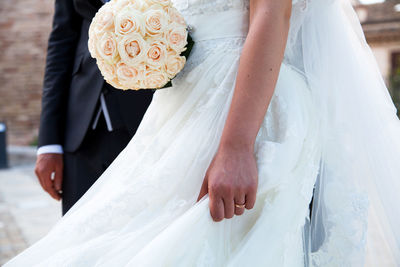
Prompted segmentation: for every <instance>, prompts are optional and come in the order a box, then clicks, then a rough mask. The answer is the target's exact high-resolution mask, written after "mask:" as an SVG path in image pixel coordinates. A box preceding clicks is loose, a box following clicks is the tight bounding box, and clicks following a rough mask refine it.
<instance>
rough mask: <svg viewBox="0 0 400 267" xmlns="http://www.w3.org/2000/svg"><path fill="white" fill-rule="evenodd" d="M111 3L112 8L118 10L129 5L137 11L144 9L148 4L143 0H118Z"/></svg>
mask: <svg viewBox="0 0 400 267" xmlns="http://www.w3.org/2000/svg"><path fill="white" fill-rule="evenodd" d="M111 3H112V4H113V5H114V9H115V10H116V11H118V12H120V11H121V10H122V9H124V8H126V7H130V8H133V9H136V10H138V11H144V10H146V9H147V8H148V6H149V5H148V4H147V1H143V0H118V1H114V2H111Z"/></svg>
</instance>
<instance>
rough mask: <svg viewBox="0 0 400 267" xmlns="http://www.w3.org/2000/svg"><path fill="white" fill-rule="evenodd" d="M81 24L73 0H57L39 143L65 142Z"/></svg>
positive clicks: (44, 87)
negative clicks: (66, 121)
mask: <svg viewBox="0 0 400 267" xmlns="http://www.w3.org/2000/svg"><path fill="white" fill-rule="evenodd" d="M81 24H82V19H81V17H80V16H79V15H78V14H77V13H76V11H75V9H74V6H73V1H72V0H56V1H55V13H54V17H53V28H52V31H51V33H50V37H49V41H48V48H47V58H46V69H45V75H44V82H43V95H42V113H41V117H40V129H39V147H40V146H44V145H49V144H61V145H62V144H63V139H64V136H63V133H64V127H65V126H64V125H65V114H66V107H67V106H66V104H67V99H68V90H69V86H70V81H71V76H72V75H71V73H72V66H73V63H74V60H75V50H76V47H77V44H78V39H79V36H80V28H81Z"/></svg>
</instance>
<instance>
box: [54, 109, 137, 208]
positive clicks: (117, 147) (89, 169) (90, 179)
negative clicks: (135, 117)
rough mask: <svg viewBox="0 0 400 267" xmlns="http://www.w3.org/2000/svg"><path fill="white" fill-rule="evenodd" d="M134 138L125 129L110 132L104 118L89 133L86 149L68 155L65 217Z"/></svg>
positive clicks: (64, 180)
mask: <svg viewBox="0 0 400 267" xmlns="http://www.w3.org/2000/svg"><path fill="white" fill-rule="evenodd" d="M131 137H132V135H131V134H130V133H129V132H128V130H126V129H124V128H119V129H115V130H113V131H112V132H109V131H108V130H107V126H106V122H105V120H104V117H102V116H101V117H100V119H99V121H98V124H97V127H96V128H95V129H90V130H89V131H88V132H87V134H86V136H85V139H84V141H83V143H82V146H81V147H80V148H79V149H78V150H77V151H75V152H73V153H71V152H65V153H64V176H63V187H62V188H63V193H62V214H63V215H64V214H65V213H66V212H67V211H68V210H69V209H70V208H71V207H72V206H73V205H74V204H75V203H76V202H77V201H78V200H79V199H80V198H81V197H82V196H83V195H84V194H85V192H86V191H87V190H88V189H89V188H90V187H91V186H92V184H93V183H94V182H96V180H97V179H98V178H99V177H100V176H101V174H102V173H103V172H104V171H105V170H106V169H107V167H108V166H109V165H110V164H111V163H112V161H113V160H114V159H115V158H116V157H117V156H118V154H119V153H120V152H121V151H122V150H123V149H124V148H125V146H126V145H127V143H128V142H129V140H130V139H131Z"/></svg>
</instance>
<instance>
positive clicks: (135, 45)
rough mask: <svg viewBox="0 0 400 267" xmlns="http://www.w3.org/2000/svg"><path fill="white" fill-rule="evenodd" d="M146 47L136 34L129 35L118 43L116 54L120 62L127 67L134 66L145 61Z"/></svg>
mask: <svg viewBox="0 0 400 267" xmlns="http://www.w3.org/2000/svg"><path fill="white" fill-rule="evenodd" d="M147 50H148V45H147V43H146V41H145V40H144V39H143V37H142V36H141V35H140V34H138V33H131V34H129V36H125V37H123V38H122V39H120V40H119V42H118V52H119V55H120V57H121V60H122V61H123V62H124V63H126V64H128V65H132V66H133V65H135V64H137V63H140V62H142V61H144V60H145V59H146V52H147Z"/></svg>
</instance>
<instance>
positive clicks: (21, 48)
mask: <svg viewBox="0 0 400 267" xmlns="http://www.w3.org/2000/svg"><path fill="white" fill-rule="evenodd" d="M351 1H352V3H353V5H354V7H355V10H356V12H357V14H358V16H359V18H360V21H361V23H362V26H363V29H364V32H365V35H366V38H367V41H368V43H369V44H370V46H371V48H372V50H373V53H374V54H375V56H376V60H377V62H378V64H379V67H380V70H381V72H382V75H383V78H384V79H385V81H386V84H387V86H388V88H389V89H390V92H391V95H392V97H393V101H394V102H395V104H396V106H397V107H398V108H400V0H386V1H383V0H364V1H361V0H351ZM53 5H54V0H24V1H22V0H1V1H0V47H1V50H0V51H1V52H0V55H1V56H0V265H1V264H2V263H4V262H5V261H7V259H9V258H11V257H12V256H13V255H15V254H17V253H18V252H19V251H21V250H23V249H24V248H25V247H26V246H28V245H30V244H32V243H33V242H35V241H37V240H38V239H39V238H40V237H41V236H43V235H44V234H45V233H46V232H47V231H48V230H49V229H50V227H51V226H52V225H54V223H55V222H56V221H57V220H58V219H59V218H60V216H61V208H60V204H59V203H58V202H56V201H55V200H52V199H51V198H50V197H49V196H47V194H45V193H44V192H43V191H42V190H41V188H40V186H39V184H38V182H37V181H36V178H35V176H34V173H33V168H34V162H35V158H36V144H37V136H38V125H39V116H40V109H41V89H42V88H41V87H42V79H43V74H44V64H45V55H46V47H47V38H48V35H49V33H50V30H51V23H52V15H53Z"/></svg>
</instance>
